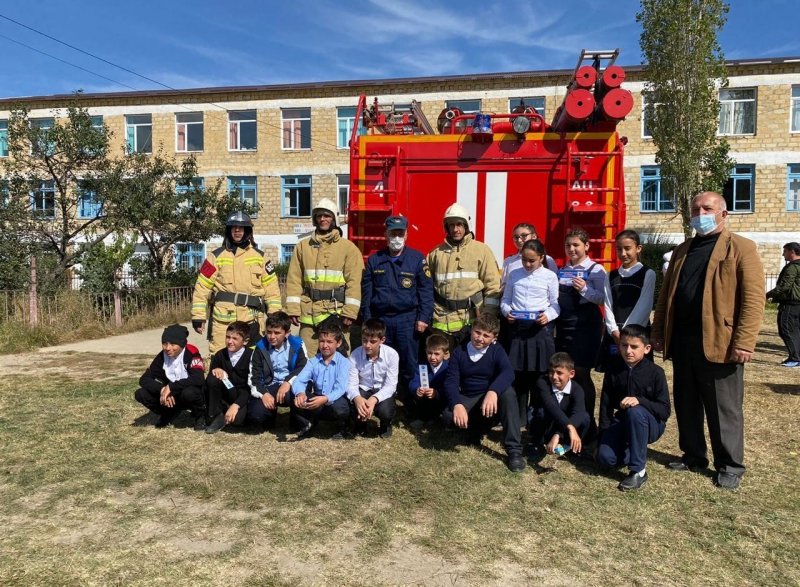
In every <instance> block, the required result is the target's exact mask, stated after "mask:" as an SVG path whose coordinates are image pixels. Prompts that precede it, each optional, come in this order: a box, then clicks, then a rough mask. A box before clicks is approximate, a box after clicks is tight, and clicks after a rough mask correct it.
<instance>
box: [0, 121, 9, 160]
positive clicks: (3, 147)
mask: <svg viewBox="0 0 800 587" xmlns="http://www.w3.org/2000/svg"><path fill="white" fill-rule="evenodd" d="M6 157H8V120H7V119H5V118H4V119H2V120H0V159H4V158H6Z"/></svg>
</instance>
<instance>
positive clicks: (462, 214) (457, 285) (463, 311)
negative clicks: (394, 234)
mask: <svg viewBox="0 0 800 587" xmlns="http://www.w3.org/2000/svg"><path fill="white" fill-rule="evenodd" d="M469 221H470V218H469V213H468V212H467V210H466V209H465V208H464V207H463V206H461V205H459V204H453V205H451V206H450V207H449V208H448V209H447V210H446V211H445V213H444V220H443V224H444V229H445V232H446V233H447V234H446V237H445V240H444V242H443V243H442V244H440V245H439V246H438V247H436V248H435V249H433V250H432V251H431V252H430V253H428V266H429V267H430V270H431V275H432V277H433V292H434V297H433V301H434V304H433V324H432V327H433V329H434V330H439V331H442V332H443V333H445V334H447V335H449V336H450V337H451V340H452V341H454V342H455V344H461V342H462V340H464V337H465V336H468V329H469V326H470V325H471V324H472V322H473V321H474V320H475V318H476V317H477V315H478V314H479V313H481V312H491V313H493V314H497V312H498V310H499V309H500V270H499V269H498V267H497V259H495V257H494V253H492V250H491V249H490V248H489V247H488V246H487V245H485V244H484V243H482V242H479V241H476V240H475V237H474V235H473V234H472V233H471V232H470V230H469Z"/></svg>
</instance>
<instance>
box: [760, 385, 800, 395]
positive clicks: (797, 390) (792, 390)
mask: <svg viewBox="0 0 800 587" xmlns="http://www.w3.org/2000/svg"><path fill="white" fill-rule="evenodd" d="M765 385H766V386H767V387H768V388H769V389H770V391H771V392H772V393H779V394H781V395H800V385H792V384H791V383H765Z"/></svg>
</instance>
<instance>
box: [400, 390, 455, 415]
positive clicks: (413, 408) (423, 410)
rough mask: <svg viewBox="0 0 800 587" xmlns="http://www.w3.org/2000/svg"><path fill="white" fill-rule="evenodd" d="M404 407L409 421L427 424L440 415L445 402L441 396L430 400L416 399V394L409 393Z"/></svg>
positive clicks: (425, 398) (424, 398)
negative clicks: (420, 421)
mask: <svg viewBox="0 0 800 587" xmlns="http://www.w3.org/2000/svg"><path fill="white" fill-rule="evenodd" d="M405 405H406V411H407V412H408V418H409V420H422V421H423V422H429V421H430V420H435V419H436V418H438V417H439V416H441V415H442V412H443V411H444V408H445V406H446V402H445V401H444V399H442V397H441V396H439V397H435V398H432V399H431V398H427V397H417V394H416V392H410V393H409V395H408V399H407V401H406V404H405Z"/></svg>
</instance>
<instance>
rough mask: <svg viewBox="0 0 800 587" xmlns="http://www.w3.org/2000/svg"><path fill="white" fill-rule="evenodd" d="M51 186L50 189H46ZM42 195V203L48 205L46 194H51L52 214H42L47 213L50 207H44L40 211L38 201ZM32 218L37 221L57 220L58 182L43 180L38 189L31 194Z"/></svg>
mask: <svg viewBox="0 0 800 587" xmlns="http://www.w3.org/2000/svg"><path fill="white" fill-rule="evenodd" d="M48 184H49V187H45V186H47V185H48ZM40 194H41V199H42V200H41V201H42V203H43V204H46V203H47V200H46V198H48V196H47V195H46V194H50V195H49V198H51V199H52V207H51V209H52V213H51V214H48V215H45V214H42V212H47V209H48V206H46V205H43V206H42V207H41V209H40V207H39V206H37V200H38V197H39V195H40ZM31 216H33V218H35V219H36V220H55V218H56V182H55V180H52V179H49V180H42V181H40V182H39V185H38V187H37V188H36V189H35V190H33V191H32V192H31Z"/></svg>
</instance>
